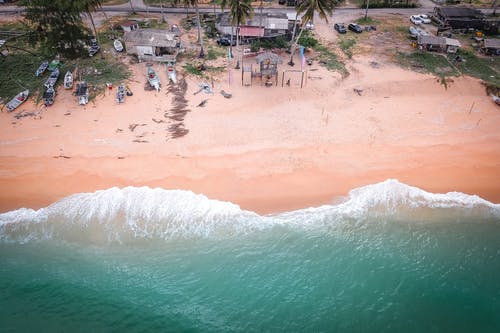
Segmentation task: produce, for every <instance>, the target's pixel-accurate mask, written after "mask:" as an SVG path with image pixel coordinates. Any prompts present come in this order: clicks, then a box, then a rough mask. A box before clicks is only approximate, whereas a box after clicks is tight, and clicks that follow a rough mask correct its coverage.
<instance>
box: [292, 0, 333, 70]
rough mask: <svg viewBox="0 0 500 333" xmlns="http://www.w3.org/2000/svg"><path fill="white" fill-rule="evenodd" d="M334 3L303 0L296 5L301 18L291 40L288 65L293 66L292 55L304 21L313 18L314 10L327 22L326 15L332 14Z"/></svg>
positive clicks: (304, 23)
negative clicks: (294, 35) (295, 33)
mask: <svg viewBox="0 0 500 333" xmlns="http://www.w3.org/2000/svg"><path fill="white" fill-rule="evenodd" d="M335 3H336V2H335V0H303V1H302V2H300V3H299V4H298V5H297V7H296V10H297V15H298V14H302V18H301V22H300V32H299V34H298V35H297V37H296V39H295V41H293V40H292V52H291V53H292V54H291V55H290V62H289V63H288V64H289V65H291V66H293V55H294V54H295V51H296V49H297V44H298V42H299V39H300V36H302V32H303V31H304V26H305V25H306V23H307V22H309V21H312V20H313V18H314V14H315V13H316V12H318V14H319V17H320V18H322V19H324V20H325V21H326V22H327V23H328V16H331V15H332V14H333V9H334V8H335Z"/></svg>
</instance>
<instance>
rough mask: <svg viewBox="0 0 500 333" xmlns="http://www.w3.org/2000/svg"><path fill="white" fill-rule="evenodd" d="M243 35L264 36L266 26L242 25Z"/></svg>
mask: <svg viewBox="0 0 500 333" xmlns="http://www.w3.org/2000/svg"><path fill="white" fill-rule="evenodd" d="M240 36H241V37H262V36H264V28H260V27H247V26H243V27H240Z"/></svg>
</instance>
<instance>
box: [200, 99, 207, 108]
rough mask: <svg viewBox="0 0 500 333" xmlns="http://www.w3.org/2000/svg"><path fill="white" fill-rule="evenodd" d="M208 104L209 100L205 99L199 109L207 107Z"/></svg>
mask: <svg viewBox="0 0 500 333" xmlns="http://www.w3.org/2000/svg"><path fill="white" fill-rule="evenodd" d="M207 102H208V99H204V100H203V101H201V103H200V104H198V107H200V108H203V107H205V105H206V104H207Z"/></svg>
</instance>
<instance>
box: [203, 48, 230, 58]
mask: <svg viewBox="0 0 500 333" xmlns="http://www.w3.org/2000/svg"><path fill="white" fill-rule="evenodd" d="M225 55H226V51H224V50H223V49H221V48H219V47H217V48H216V47H212V46H209V47H208V51H207V60H215V59H217V58H219V57H224V56H225Z"/></svg>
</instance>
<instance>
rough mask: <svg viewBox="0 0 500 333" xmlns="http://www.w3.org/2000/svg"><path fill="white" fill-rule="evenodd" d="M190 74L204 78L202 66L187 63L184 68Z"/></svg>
mask: <svg viewBox="0 0 500 333" xmlns="http://www.w3.org/2000/svg"><path fill="white" fill-rule="evenodd" d="M182 68H184V69H185V70H186V72H188V73H189V74H193V75H196V76H203V71H202V70H201V67H200V65H193V64H191V63H186V64H185V65H184V66H182Z"/></svg>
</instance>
